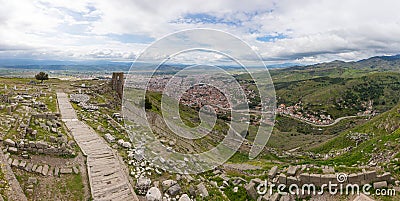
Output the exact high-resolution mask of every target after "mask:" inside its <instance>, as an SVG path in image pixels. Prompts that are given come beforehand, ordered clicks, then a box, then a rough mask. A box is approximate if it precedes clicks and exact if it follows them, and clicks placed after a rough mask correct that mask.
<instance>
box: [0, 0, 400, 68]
mask: <svg viewBox="0 0 400 201" xmlns="http://www.w3.org/2000/svg"><path fill="white" fill-rule="evenodd" d="M399 9H400V1H396V0H391V1H386V0H380V1H362V0H343V1H339V0H336V1H331V0H329V1H328V0H326V1H324V0H322V1H318V0H315V1H308V0H292V1H289V0H279V1H269V0H263V1H258V0H252V1H233V0H218V1H216V0H212V1H196V0H193V1H171V0H163V1H145V0H140V1H139V0H118V1H109V0H81V1H75V0H13V1H10V0H0V58H1V59H4V58H11V59H13V58H21V59H52V60H93V59H104V60H126V61H132V60H134V59H135V57H136V56H137V55H138V54H140V52H141V51H143V50H144V48H145V47H147V46H148V45H149V44H151V43H152V42H154V41H155V40H157V39H159V38H161V37H163V36H165V35H166V34H169V33H172V32H176V31H179V30H184V29H191V28H211V29H218V30H223V31H226V32H229V33H231V34H234V35H236V36H238V37H239V38H241V39H243V40H244V41H245V42H247V43H248V44H249V45H250V46H251V47H252V48H253V49H254V50H256V51H257V52H258V53H259V54H260V55H261V56H262V58H263V60H265V61H266V62H267V63H285V62H295V63H315V62H324V61H331V60H346V61H349V60H359V59H363V58H367V57H370V56H375V55H393V54H398V53H400V37H399V36H400V15H399V14H398V12H399Z"/></svg>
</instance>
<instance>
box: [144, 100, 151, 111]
mask: <svg viewBox="0 0 400 201" xmlns="http://www.w3.org/2000/svg"><path fill="white" fill-rule="evenodd" d="M152 105H153V104H152V103H151V102H150V100H149V99H148V98H147V97H146V98H145V99H144V108H145V109H146V110H150V109H151V108H152V107H153V106H152Z"/></svg>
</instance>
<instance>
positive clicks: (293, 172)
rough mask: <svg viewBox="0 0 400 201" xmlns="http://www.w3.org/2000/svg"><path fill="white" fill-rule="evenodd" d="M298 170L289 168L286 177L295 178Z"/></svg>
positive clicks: (295, 167)
mask: <svg viewBox="0 0 400 201" xmlns="http://www.w3.org/2000/svg"><path fill="white" fill-rule="evenodd" d="M298 169H299V168H298V166H289V168H288V170H287V175H288V176H295V175H296V172H297V170H298Z"/></svg>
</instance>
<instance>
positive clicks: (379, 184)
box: [373, 181, 387, 189]
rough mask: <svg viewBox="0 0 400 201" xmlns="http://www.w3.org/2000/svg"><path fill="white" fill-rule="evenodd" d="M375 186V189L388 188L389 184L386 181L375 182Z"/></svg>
mask: <svg viewBox="0 0 400 201" xmlns="http://www.w3.org/2000/svg"><path fill="white" fill-rule="evenodd" d="M373 186H374V189H381V188H387V182H386V181H379V182H375V183H374V184H373Z"/></svg>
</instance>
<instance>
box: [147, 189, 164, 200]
mask: <svg viewBox="0 0 400 201" xmlns="http://www.w3.org/2000/svg"><path fill="white" fill-rule="evenodd" d="M161 200H162V194H161V191H160V189H158V188H157V187H151V188H150V189H149V191H147V194H146V201H161Z"/></svg>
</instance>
